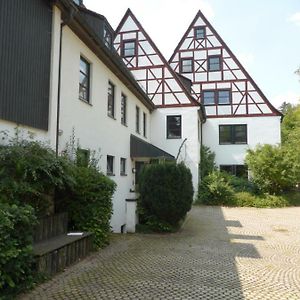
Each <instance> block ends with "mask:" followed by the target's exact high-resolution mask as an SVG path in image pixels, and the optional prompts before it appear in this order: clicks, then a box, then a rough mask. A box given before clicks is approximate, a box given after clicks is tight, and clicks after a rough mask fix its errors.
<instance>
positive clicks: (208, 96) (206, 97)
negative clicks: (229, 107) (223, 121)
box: [202, 91, 215, 105]
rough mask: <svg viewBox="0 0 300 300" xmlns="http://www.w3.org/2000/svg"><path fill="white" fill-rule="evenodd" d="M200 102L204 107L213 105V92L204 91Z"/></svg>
mask: <svg viewBox="0 0 300 300" xmlns="http://www.w3.org/2000/svg"><path fill="white" fill-rule="evenodd" d="M202 101H203V104H204V105H212V104H215V92H213V91H204V92H203V100H202Z"/></svg>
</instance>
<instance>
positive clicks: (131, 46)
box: [122, 40, 136, 57]
mask: <svg viewBox="0 0 300 300" xmlns="http://www.w3.org/2000/svg"><path fill="white" fill-rule="evenodd" d="M135 55H136V40H127V41H123V49H122V56H123V57H126V56H135Z"/></svg>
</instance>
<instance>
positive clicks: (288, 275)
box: [20, 207, 300, 300]
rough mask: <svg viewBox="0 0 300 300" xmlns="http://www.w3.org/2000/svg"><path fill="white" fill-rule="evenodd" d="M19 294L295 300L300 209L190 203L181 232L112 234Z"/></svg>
mask: <svg viewBox="0 0 300 300" xmlns="http://www.w3.org/2000/svg"><path fill="white" fill-rule="evenodd" d="M20 298H21V299H124V300H125V299H209V300H226V299H228V300H236V299H262V300H268V299H270V300H277V299H278V300H284V299H289V300H291V299H300V208H285V209H252V208H220V207H195V208H193V210H192V211H191V212H190V213H189V215H188V218H187V220H186V222H185V224H184V226H183V228H182V230H181V231H180V232H179V233H176V234H171V235H141V234H135V235H129V234H128V235H115V236H114V237H113V239H112V243H111V245H110V246H109V247H107V248H105V249H104V250H101V251H99V252H98V253H95V254H93V255H91V256H90V257H89V258H87V259H85V260H83V261H82V262H80V263H79V264H77V265H74V266H72V267H70V268H68V269H67V270H66V271H65V272H63V273H61V274H59V275H57V276H55V277H54V278H53V279H52V280H50V281H48V282H46V283H44V284H43V285H41V286H39V287H38V288H36V289H35V290H34V291H33V292H31V293H30V294H27V295H25V296H22V297H20Z"/></svg>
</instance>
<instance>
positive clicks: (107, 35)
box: [103, 27, 112, 49]
mask: <svg viewBox="0 0 300 300" xmlns="http://www.w3.org/2000/svg"><path fill="white" fill-rule="evenodd" d="M103 38H104V44H105V46H106V47H107V48H109V49H110V48H111V45H112V37H111V33H110V31H109V30H108V29H107V28H105V27H104V33H103Z"/></svg>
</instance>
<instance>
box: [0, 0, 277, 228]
mask: <svg viewBox="0 0 300 300" xmlns="http://www.w3.org/2000/svg"><path fill="white" fill-rule="evenodd" d="M0 20H1V22H2V25H1V26H0V37H1V45H3V46H2V48H1V51H2V52H1V55H0V65H1V68H2V71H3V72H2V73H1V75H0V134H2V137H3V138H4V137H5V136H4V135H3V132H5V133H8V134H9V135H10V136H12V135H13V134H14V130H15V128H16V127H18V128H19V130H20V131H21V134H22V135H23V138H26V139H27V138H31V137H32V136H33V137H34V138H35V139H38V140H41V141H44V142H46V143H48V144H49V145H50V146H51V147H52V148H53V149H54V150H55V151H56V152H57V153H58V154H59V153H61V152H63V151H66V150H68V149H69V148H70V145H71V146H72V145H73V144H76V146H77V145H78V147H79V151H81V153H82V155H86V156H89V155H91V153H92V152H95V153H96V155H97V156H98V158H99V167H100V169H101V170H102V171H103V172H104V173H105V174H107V175H108V176H110V177H111V178H112V179H113V180H114V181H115V182H116V183H117V191H116V193H115V195H114V199H113V210H114V212H113V217H112V219H111V226H112V229H113V231H115V232H126V231H133V230H134V226H135V222H136V217H135V205H136V202H135V200H136V198H137V197H138V194H137V193H136V190H135V186H136V183H137V181H138V174H139V171H140V170H141V168H142V166H143V165H144V164H145V163H150V162H151V161H153V160H155V161H157V160H161V159H163V160H165V159H170V160H174V159H177V160H178V161H184V162H185V163H186V165H187V166H188V167H190V169H191V171H192V175H193V184H194V188H195V191H196V190H197V186H198V182H199V178H198V173H199V161H200V146H201V144H202V143H204V144H205V145H208V146H209V147H210V148H211V149H212V150H213V151H215V152H216V160H217V164H218V165H219V166H220V168H221V169H226V170H230V171H231V172H235V173H242V172H244V171H243V170H244V167H242V166H243V164H244V163H243V159H244V157H245V151H246V149H247V148H248V147H254V146H255V145H257V144H258V143H270V144H276V143H279V142H280V114H279V113H278V112H277V111H276V109H274V108H273V107H272V105H271V104H270V103H269V102H268V100H267V99H266V98H265V97H264V96H263V94H262V92H261V91H260V90H259V89H258V87H257V86H256V84H255V83H254V81H253V80H252V79H251V78H250V76H249V75H248V74H247V73H246V71H245V70H244V69H243V67H242V66H241V65H240V63H239V62H238V61H237V59H236V58H235V57H234V56H233V54H232V53H231V52H230V50H229V48H228V47H227V46H226V45H225V43H224V42H223V41H222V40H221V38H220V37H219V36H218V35H217V33H216V32H215V31H214V30H213V28H212V27H211V25H210V24H209V23H208V21H207V20H206V19H205V17H204V16H203V15H202V14H201V13H200V12H199V13H198V14H197V16H196V18H195V20H194V21H193V23H192V25H191V26H190V28H189V29H188V31H187V33H186V34H185V36H184V38H183V39H182V40H181V42H180V44H179V46H178V47H177V49H176V50H175V52H174V55H173V56H172V58H171V59H170V61H169V62H168V61H167V60H166V59H165V58H164V57H163V55H162V54H161V53H160V51H159V49H158V48H157V46H156V45H155V43H154V42H153V41H152V39H151V38H150V37H149V35H148V34H147V32H146V31H145V30H144V28H143V27H142V25H141V24H140V22H139V21H138V20H137V18H136V17H135V16H134V15H133V13H132V12H131V11H130V10H128V11H127V12H126V14H125V16H124V18H123V19H122V20H121V22H120V25H119V26H118V28H117V29H116V31H114V30H113V29H112V28H111V26H110V24H109V23H108V21H107V20H106V18H105V17H104V16H102V15H100V14H97V13H95V12H93V11H90V10H88V9H87V8H85V7H84V6H83V4H82V1H80V0H77V1H71V0H56V1H50V0H27V1H26V5H25V1H22V0H15V1H4V2H3V3H2V6H1V11H0ZM15 20H18V22H15ZM227 65H229V66H230V67H229V66H228V67H227ZM231 73H232V74H233V75H228V74H231ZM230 76H231V77H230ZM232 76H233V77H232ZM16 87H17V88H16Z"/></svg>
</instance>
